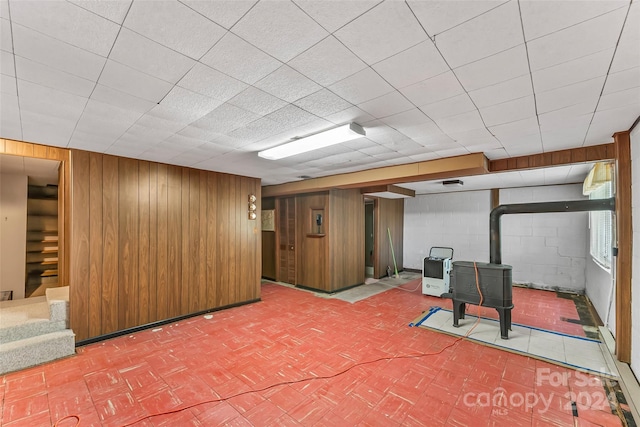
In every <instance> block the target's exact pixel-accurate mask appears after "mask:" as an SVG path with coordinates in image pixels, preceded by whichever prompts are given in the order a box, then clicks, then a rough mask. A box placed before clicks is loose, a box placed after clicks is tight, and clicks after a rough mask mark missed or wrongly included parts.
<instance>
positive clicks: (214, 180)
mask: <svg viewBox="0 0 640 427" xmlns="http://www.w3.org/2000/svg"><path fill="white" fill-rule="evenodd" d="M218 177H219V176H218V175H216V174H214V173H209V174H207V307H216V306H217V303H218V287H219V284H218V276H219V275H220V271H219V269H218V266H217V259H218V258H217V254H218V218H219V217H218Z"/></svg>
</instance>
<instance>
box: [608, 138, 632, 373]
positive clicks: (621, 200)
mask: <svg viewBox="0 0 640 427" xmlns="http://www.w3.org/2000/svg"><path fill="white" fill-rule="evenodd" d="M613 138H614V141H615V142H614V144H615V153H616V157H615V158H616V179H615V183H616V194H615V196H616V231H617V232H616V235H617V238H618V242H617V247H618V255H617V256H616V283H615V285H616V355H617V357H618V360H619V361H621V362H625V363H630V362H631V297H632V295H631V263H632V260H633V242H632V224H631V215H632V210H631V139H630V136H629V131H625V132H617V133H615V134H613Z"/></svg>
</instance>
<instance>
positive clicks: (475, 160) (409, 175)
mask: <svg viewBox="0 0 640 427" xmlns="http://www.w3.org/2000/svg"><path fill="white" fill-rule="evenodd" d="M488 171H489V161H488V160H487V158H486V157H485V155H484V154H483V153H473V154H466V155H464V156H457V157H447V158H444V159H435V160H427V161H424V162H417V163H409V164H406V165H397V166H387V167H383V168H376V169H369V170H364V171H358V172H351V173H343V174H338V175H331V176H325V177H321V178H311V179H306V180H304V181H295V182H288V183H286V184H278V185H268V186H265V187H263V188H262V197H273V196H285V195H290V194H300V193H313V192H316V191H326V190H329V189H331V188H362V187H371V186H377V185H387V184H402V183H404V182H415V181H426V180H431V179H441V178H455V177H460V176H470V175H482V174H485V173H488Z"/></svg>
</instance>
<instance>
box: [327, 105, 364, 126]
mask: <svg viewBox="0 0 640 427" xmlns="http://www.w3.org/2000/svg"><path fill="white" fill-rule="evenodd" d="M325 119H327V120H328V121H330V122H331V123H334V124H343V123H349V122H356V123H358V124H360V125H362V124H363V123H366V122H368V121H370V120H373V119H374V118H373V116H371V114H369V113H366V112H364V111H362V110H361V109H360V108H358V107H355V106H354V107H349V108H347V109H345V110H342V111H339V112H337V113H335V114H331V115H329V116H326V117H325Z"/></svg>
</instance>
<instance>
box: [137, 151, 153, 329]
mask: <svg viewBox="0 0 640 427" xmlns="http://www.w3.org/2000/svg"><path fill="white" fill-rule="evenodd" d="M138 209H139V211H138V320H137V324H138V325H144V324H146V323H149V297H150V294H149V163H148V162H138Z"/></svg>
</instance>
